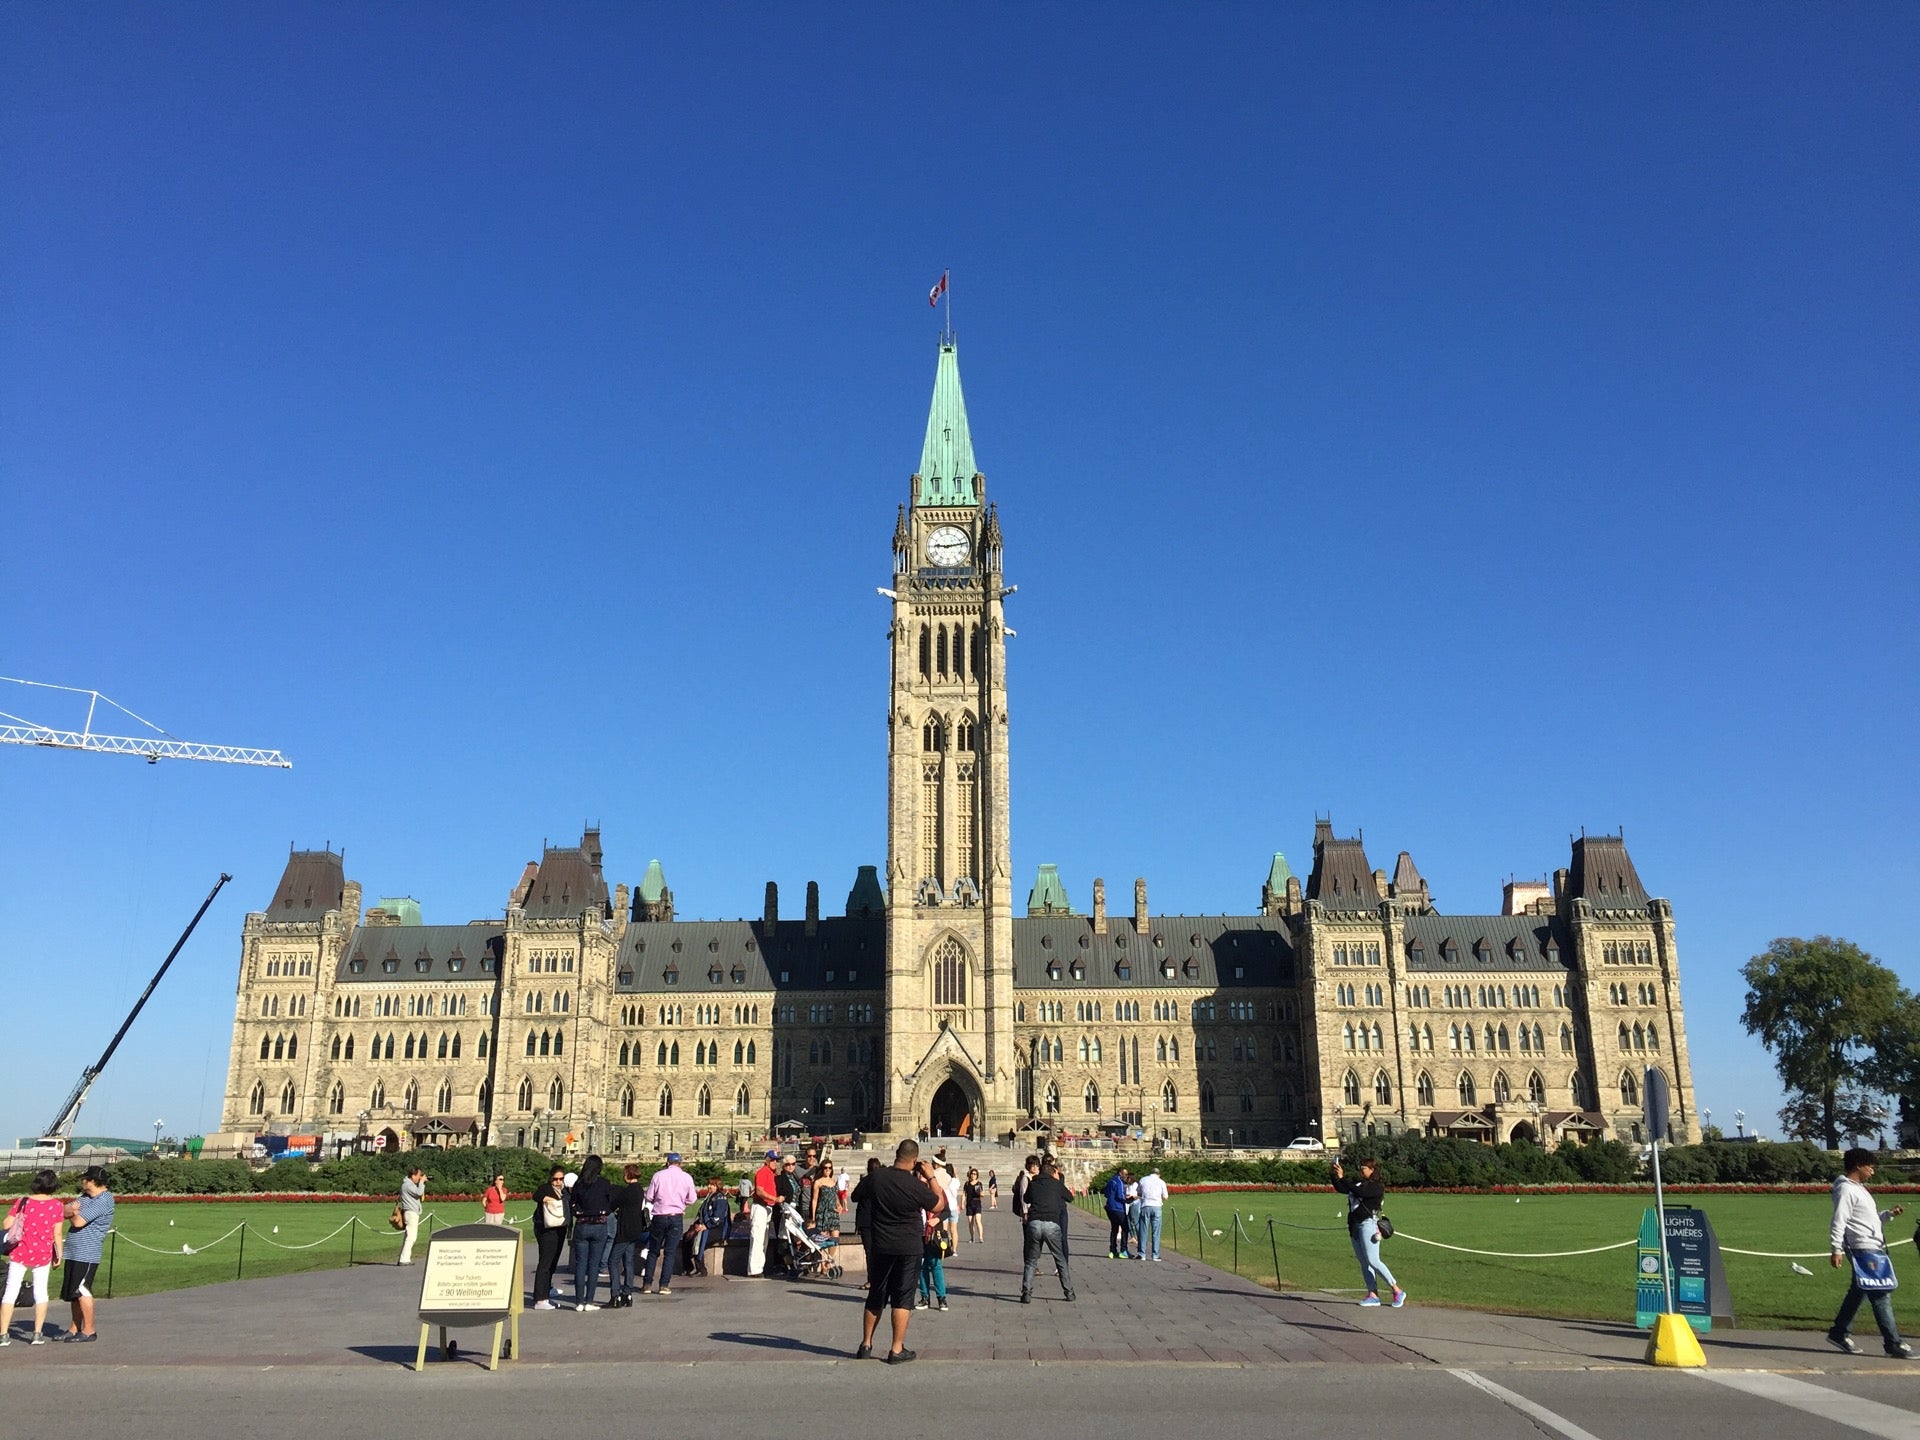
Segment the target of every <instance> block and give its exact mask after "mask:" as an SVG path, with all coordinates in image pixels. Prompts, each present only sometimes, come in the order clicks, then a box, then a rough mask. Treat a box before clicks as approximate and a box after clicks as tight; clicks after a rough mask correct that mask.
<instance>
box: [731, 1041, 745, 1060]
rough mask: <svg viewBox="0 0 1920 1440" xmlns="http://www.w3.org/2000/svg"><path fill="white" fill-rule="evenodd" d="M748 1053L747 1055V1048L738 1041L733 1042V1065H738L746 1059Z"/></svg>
mask: <svg viewBox="0 0 1920 1440" xmlns="http://www.w3.org/2000/svg"><path fill="white" fill-rule="evenodd" d="M746 1053H747V1047H746V1046H745V1045H743V1044H742V1043H741V1042H740V1041H738V1040H736V1041H734V1042H733V1063H734V1064H736V1065H738V1064H739V1063H740V1062H741V1061H742V1060H743V1059H745V1058H746Z"/></svg>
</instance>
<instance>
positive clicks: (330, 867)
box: [267, 850, 347, 920]
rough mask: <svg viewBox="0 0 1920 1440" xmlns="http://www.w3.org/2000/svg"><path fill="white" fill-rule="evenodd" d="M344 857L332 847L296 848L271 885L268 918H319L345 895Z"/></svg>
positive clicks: (345, 873) (335, 908)
mask: <svg viewBox="0 0 1920 1440" xmlns="http://www.w3.org/2000/svg"><path fill="white" fill-rule="evenodd" d="M346 891H347V871H346V858H345V857H344V856H341V855H336V854H334V853H333V851H331V850H295V851H294V852H293V853H292V854H291V855H289V856H288V857H287V868H286V869H285V870H284V871H283V872H282V873H281V876H280V883H279V884H278V885H277V886H275V887H274V891H273V903H272V904H271V905H269V906H268V907H267V918H268V919H269V920H318V919H319V918H320V917H321V916H322V915H324V914H326V912H327V911H329V910H338V909H339V908H340V906H341V905H342V903H344V901H345V899H346Z"/></svg>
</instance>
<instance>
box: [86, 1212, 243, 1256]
mask: <svg viewBox="0 0 1920 1440" xmlns="http://www.w3.org/2000/svg"><path fill="white" fill-rule="evenodd" d="M246 1228H247V1222H246V1221H244V1220H242V1221H241V1222H240V1223H239V1224H238V1225H236V1226H234V1227H233V1229H231V1230H229V1231H227V1233H226V1234H224V1235H222V1236H221V1237H220V1238H219V1239H217V1240H209V1241H207V1243H206V1244H204V1245H195V1246H194V1247H193V1248H192V1249H190V1250H161V1249H158V1248H156V1247H154V1246H152V1245H142V1244H141V1243H140V1242H139V1241H138V1240H136V1239H134V1238H133V1237H132V1236H131V1235H129V1234H127V1233H126V1232H125V1231H124V1230H120V1229H117V1228H116V1229H115V1230H113V1231H112V1232H111V1233H112V1234H115V1235H118V1236H119V1237H120V1238H121V1239H122V1240H124V1241H126V1242H127V1243H128V1244H129V1245H131V1246H133V1248H134V1249H136V1250H145V1251H147V1252H148V1253H149V1254H153V1255H174V1256H179V1255H202V1254H205V1253H206V1252H207V1251H209V1250H211V1249H213V1247H214V1246H216V1245H219V1244H221V1243H222V1242H224V1241H227V1240H231V1239H232V1238H233V1237H234V1236H236V1235H238V1234H239V1233H240V1232H241V1231H242V1230H244V1229H246Z"/></svg>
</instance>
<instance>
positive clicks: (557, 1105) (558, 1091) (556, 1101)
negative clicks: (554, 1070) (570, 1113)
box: [547, 1075, 567, 1110]
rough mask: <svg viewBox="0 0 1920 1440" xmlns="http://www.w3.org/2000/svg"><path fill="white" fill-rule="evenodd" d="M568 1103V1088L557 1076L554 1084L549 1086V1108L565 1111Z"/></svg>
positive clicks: (554, 1078)
mask: <svg viewBox="0 0 1920 1440" xmlns="http://www.w3.org/2000/svg"><path fill="white" fill-rule="evenodd" d="M566 1101H567V1087H566V1086H565V1085H562V1084H561V1083H560V1077H559V1076H558V1075H556V1076H554V1077H553V1083H552V1084H551V1085H549V1086H547V1108H548V1109H549V1110H563V1109H565V1108H566Z"/></svg>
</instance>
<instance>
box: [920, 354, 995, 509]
mask: <svg viewBox="0 0 1920 1440" xmlns="http://www.w3.org/2000/svg"><path fill="white" fill-rule="evenodd" d="M916 473H917V474H918V475H919V483H918V485H916V486H915V487H914V496H913V499H914V503H915V504H916V505H977V504H979V503H980V486H979V483H978V476H979V472H978V471H977V470H976V469H975V468H974V463H973V436H972V435H971V433H969V431H968V429H967V402H966V400H965V399H964V398H963V397H962V396H961V394H960V354H959V350H958V348H957V347H956V345H955V341H954V336H953V332H952V331H950V330H949V331H947V332H946V333H945V334H943V335H941V337H940V362H939V365H938V367H937V368H936V369H935V371H934V374H933V404H932V406H931V407H930V408H929V409H928V411H927V439H926V443H925V444H924V445H922V446H921V448H920V469H919V470H918V472H916Z"/></svg>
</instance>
